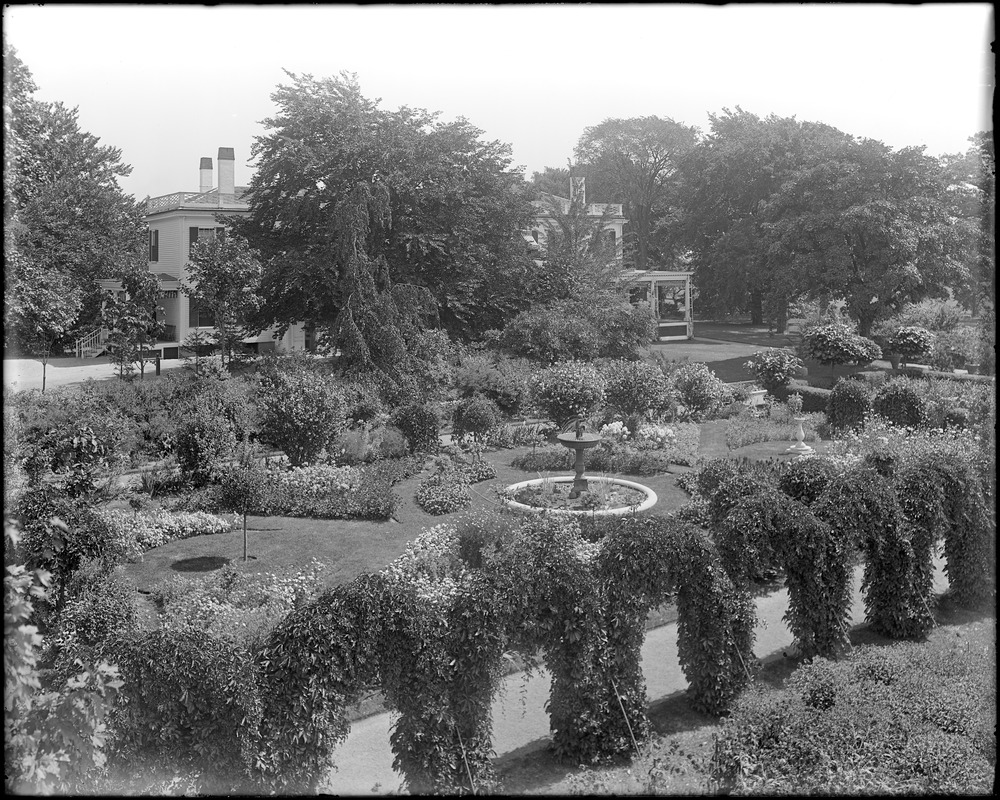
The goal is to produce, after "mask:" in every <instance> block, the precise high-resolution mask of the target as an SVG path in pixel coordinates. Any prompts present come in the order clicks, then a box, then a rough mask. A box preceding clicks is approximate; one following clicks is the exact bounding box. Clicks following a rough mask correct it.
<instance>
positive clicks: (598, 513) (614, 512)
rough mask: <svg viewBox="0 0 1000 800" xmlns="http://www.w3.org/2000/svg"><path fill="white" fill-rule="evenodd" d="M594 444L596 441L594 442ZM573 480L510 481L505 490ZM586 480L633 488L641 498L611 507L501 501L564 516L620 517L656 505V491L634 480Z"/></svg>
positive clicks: (521, 508) (519, 509) (520, 508)
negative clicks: (625, 504) (561, 505)
mask: <svg viewBox="0 0 1000 800" xmlns="http://www.w3.org/2000/svg"><path fill="white" fill-rule="evenodd" d="M595 444H596V442H595ZM574 480H575V478H574V476H572V475H566V476H561V477H558V478H533V479H531V480H528V481H521V482H520V483H512V484H511V485H510V486H508V487H507V491H508V492H510V493H512V494H516V493H517V492H518V491H519V490H521V489H525V488H528V487H530V486H538V485H541V484H546V483H569V484H572V483H573V481H574ZM587 480H588V481H589V482H590V483H592V484H594V483H604V484H612V485H615V486H623V487H625V488H628V489H634V490H637V491H639V492H641V493H642V495H643V498H644V499H643V500H642V502H641V503H639V504H638V505H633V506H615V507H612V508H597V509H591V508H581V509H575V508H551V507H549V506H529V505H527V504H526V503H521V502H518V501H517V500H513V499H505V500H502V501H501V502H502V503H503V504H504V505H506V506H507V507H508V508H513V509H515V510H517V511H523V512H525V513H528V514H545V513H548V514H563V515H566V516H579V517H621V516H625V515H626V514H638V513H639V512H641V511H647V510H648V509H650V508H652V507H653V506H655V505H656V501H657V499H658V498H657V496H656V492H654V491H653V490H652V489H650V488H649V487H648V486H643V485H642V484H641V483H635V482H634V481H627V480H625V479H624V478H606V477H603V476H601V477H596V478H595V477H588V478H587Z"/></svg>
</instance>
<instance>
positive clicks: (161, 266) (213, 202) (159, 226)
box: [77, 147, 311, 358]
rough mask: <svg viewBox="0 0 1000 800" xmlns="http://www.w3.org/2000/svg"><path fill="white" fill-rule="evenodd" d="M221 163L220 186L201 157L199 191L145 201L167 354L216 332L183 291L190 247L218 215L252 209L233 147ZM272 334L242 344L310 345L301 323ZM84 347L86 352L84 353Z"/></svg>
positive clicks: (107, 284)
mask: <svg viewBox="0 0 1000 800" xmlns="http://www.w3.org/2000/svg"><path fill="white" fill-rule="evenodd" d="M218 162H219V164H218V168H219V172H218V184H217V185H216V183H215V179H214V176H213V170H212V159H211V158H202V159H201V163H200V164H199V187H198V191H197V192H174V193H173V194H165V195H161V196H159V197H150V198H148V199H147V200H146V215H145V217H144V218H143V219H144V220H145V222H146V224H147V226H148V238H149V248H148V250H149V254H148V267H149V271H150V272H151V273H153V274H154V275H156V277H157V278H158V279H159V281H160V291H161V297H160V305H161V306H162V308H163V319H162V320H161V321H162V322H163V323H164V324H165V327H166V331H165V333H164V334H163V336H162V337H161V339H160V340H158V341H157V343H156V345H155V349H156V350H157V351H158V352H159V353H160V355H161V356H162V357H164V358H178V357H179V356H180V355H181V353H180V350H181V347H182V345H183V343H184V341H185V340H186V339H187V337H188V336H190V335H191V334H192V333H195V332H197V331H199V330H200V331H203V332H205V333H211V332H212V331H213V330H214V320H213V319H212V317H211V314H210V313H208V311H207V309H199V308H198V306H197V303H196V301H194V300H193V299H192V298H190V297H188V296H187V295H186V294H185V293H184V292H183V291H181V284H182V283H184V282H189V281H188V270H187V266H188V263H189V256H190V252H191V246H192V245H193V244H194V243H195V242H198V241H205V240H209V239H214V238H215V237H216V236H218V235H219V232H220V231H221V230H222V229H223V227H224V225H223V223H221V222H219V221H218V220H217V219H216V216H217V215H220V214H224V215H226V216H243V215H245V214H247V213H249V211H250V205H249V202H248V200H247V196H246V194H247V187H245V186H236V185H235V166H236V161H235V155H234V153H233V148H231V147H220V148H219V156H218ZM100 284H101V285H102V287H103V288H105V289H106V290H108V291H121V284H120V283H118V282H117V281H113V280H102V281H100ZM97 333H99V334H100V333H102V332H97ZM273 334H274V329H273V328H272V329H269V330H266V331H264V332H262V333H261V334H259V335H257V336H251V337H249V338H247V339H244V340H243V343H244V344H245V345H246V346H247V347H248V349H251V350H254V351H257V352H265V351H269V350H303V349H305V348H306V347H307V345H309V344H311V342H307V341H306V339H307V337H306V332H305V331H304V329H303V326H302V325H293V326H292V327H291V328H289V329H288V331H287V332H286V333H285V335H284V336H282V337H281V338H279V339H277V340H276V339H275V338H274V336H273ZM106 335H107V332H106V331H104V332H103V336H99V337H97V338H98V339H99V340H98V341H97V342H93V341H92V342H91V343H90V344H89V346H85V347H83V348H81V346H80V344H79V343H78V347H77V350H78V354H80V355H97V354H99V352H103V347H102V346H101V345H102V344H103V338H104V337H106ZM91 338H92V339H93V338H95V337H93V336H92V337H91ZM81 341H82V340H81ZM81 349H82V350H85V351H86V352H81Z"/></svg>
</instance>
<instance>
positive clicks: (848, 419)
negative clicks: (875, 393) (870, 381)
mask: <svg viewBox="0 0 1000 800" xmlns="http://www.w3.org/2000/svg"><path fill="white" fill-rule="evenodd" d="M871 410H872V390H871V389H870V388H868V385H867V384H865V383H863V382H862V381H859V380H853V379H851V378H841V379H840V380H839V381H837V385H836V386H834V387H833V392H832V393H831V394H830V400H829V402H828V403H827V406H826V418H827V420H828V421H829V422H830V426H831V427H832V428H833V429H834V430H845V429H854V430H857V429H860V428H861V427H862V426H863V425H864V424H865V419H866V417H867V416H868V415H869V414H870V413H871Z"/></svg>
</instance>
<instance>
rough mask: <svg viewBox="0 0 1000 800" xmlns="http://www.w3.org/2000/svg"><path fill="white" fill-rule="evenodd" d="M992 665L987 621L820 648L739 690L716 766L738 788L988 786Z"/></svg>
mask: <svg viewBox="0 0 1000 800" xmlns="http://www.w3.org/2000/svg"><path fill="white" fill-rule="evenodd" d="M995 670H996V656H995V650H994V647H993V642H992V637H991V635H990V631H989V629H988V628H987V627H986V626H985V625H984V624H982V623H979V624H977V625H976V627H975V629H974V631H973V633H972V636H968V635H967V633H966V635H963V633H961V632H959V631H956V630H954V629H951V628H945V629H942V630H941V631H940V632H939V633H937V634H935V635H934V637H933V640H932V642H931V643H929V644H922V645H918V644H913V643H899V644H894V645H892V646H890V647H875V646H865V647H862V648H858V649H857V650H855V651H854V653H853V654H852V656H851V657H850V658H849V659H847V660H844V661H841V662H831V661H827V660H826V659H816V660H815V661H813V662H812V663H810V664H806V665H804V666H802V667H800V668H799V669H798V670H797V671H796V672H795V673H794V674H793V675H792V676H791V678H790V679H789V681H788V684H787V687H786V688H784V689H782V690H780V691H777V692H760V691H754V692H750V693H748V694H746V695H744V696H743V697H742V698H741V699H740V700H739V701H738V702H737V704H736V706H735V708H734V709H733V711H732V714H731V715H730V717H729V718H728V719H727V720H726V722H725V724H724V727H723V729H722V731H721V733H720V734H718V736H717V741H716V750H715V755H714V758H713V761H712V764H711V774H712V778H713V780H714V781H715V782H716V783H717V784H718V785H719V786H720V787H721V788H722V789H723V791H726V792H733V793H736V794H760V795H772V794H812V793H821V794H830V793H832V794H914V793H916V794H952V793H955V794H979V793H983V794H989V793H990V790H991V786H992V783H993V774H994V767H995V764H996V739H995V736H994V726H995V722H996V704H995V698H996V689H995V684H994V681H993V678H992V676H993V675H995Z"/></svg>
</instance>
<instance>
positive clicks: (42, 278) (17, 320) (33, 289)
mask: <svg viewBox="0 0 1000 800" xmlns="http://www.w3.org/2000/svg"><path fill="white" fill-rule="evenodd" d="M4 240H5V242H6V240H7V236H6V234H5V236H4ZM6 260H7V267H6V271H7V292H6V295H5V302H6V305H7V307H8V312H7V319H6V325H7V326H8V327H9V328H12V329H14V330H16V331H17V336H18V342H19V344H20V345H21V346H22V347H23V348H25V349H27V350H28V352H30V353H33V354H34V355H36V356H38V357H39V358H40V359H41V362H42V393H43V394H44V393H45V380H46V377H47V375H46V373H47V371H48V364H49V356H51V355H52V348H53V345H54V344H55V343H56V342H57V341H59V340H60V339H61V338H62V337H63V336H64V335H65V334H66V331H68V330H69V329H70V327H71V326H72V325H73V323H74V322H75V321H76V319H77V317H78V316H79V314H80V305H81V299H80V292H79V290H77V289H76V288H75V287H73V286H71V285H70V284H69V281H68V280H67V279H66V277H65V276H64V275H62V274H61V273H58V272H56V273H52V274H46V273H44V272H43V271H42V270H41V269H40V268H39V266H38V265H37V264H36V263H35V262H33V261H31V260H30V259H27V258H25V257H24V256H23V255H22V254H21V253H20V252H18V251H17V250H16V249H13V248H10V249H8V254H7V259H6Z"/></svg>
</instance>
